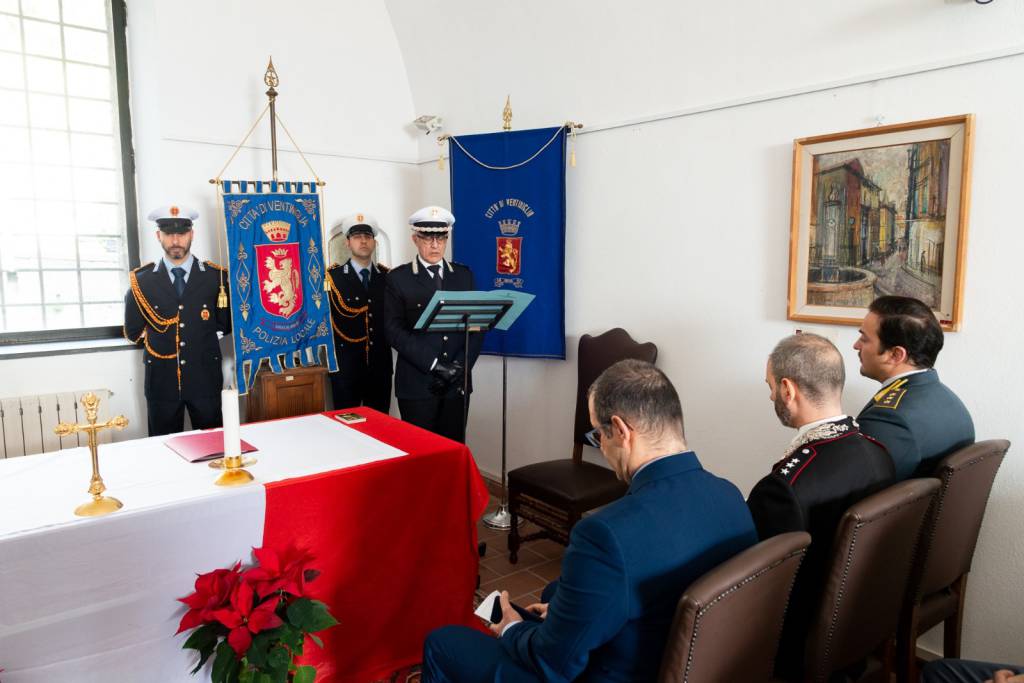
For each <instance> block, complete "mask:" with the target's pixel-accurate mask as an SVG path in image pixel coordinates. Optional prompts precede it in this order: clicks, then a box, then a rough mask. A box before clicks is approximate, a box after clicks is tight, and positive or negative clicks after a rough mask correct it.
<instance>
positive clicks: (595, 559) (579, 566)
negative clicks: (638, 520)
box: [500, 518, 629, 681]
mask: <svg viewBox="0 0 1024 683" xmlns="http://www.w3.org/2000/svg"><path fill="white" fill-rule="evenodd" d="M628 616H629V595H628V589H627V583H626V572H625V565H624V562H623V557H622V550H621V548H620V547H619V544H618V542H617V541H616V539H615V537H614V535H613V534H612V533H611V530H610V529H609V528H608V527H607V526H606V525H605V524H604V523H603V522H601V521H600V520H597V519H595V518H589V519H585V520H583V521H582V522H580V523H579V524H577V525H576V527H575V528H574V529H573V532H572V542H571V544H570V545H569V548H568V550H567V552H566V555H565V559H564V560H563V562H562V575H561V578H560V579H559V583H558V592H557V593H556V594H555V597H554V599H553V600H552V602H551V604H550V605H548V616H547V618H546V619H545V620H544V621H543V622H540V623H533V622H524V623H522V624H519V625H517V626H515V627H513V628H511V629H509V630H508V631H507V632H506V634H505V635H504V636H503V637H502V638H501V640H500V642H501V645H502V648H503V649H504V651H505V653H506V654H507V655H508V656H509V658H511V659H512V660H513V661H514V662H515V663H516V664H517V665H518V666H519V667H521V668H523V669H525V670H527V671H530V672H532V673H533V674H535V675H536V676H537V677H538V678H540V679H541V680H544V681H571V680H573V679H574V678H576V677H577V676H579V674H580V673H582V672H583V670H584V669H585V668H586V666H587V661H588V659H589V656H590V651H591V650H593V649H594V648H596V647H598V646H600V645H602V644H603V643H606V642H608V641H609V640H611V639H612V638H613V637H614V636H615V634H617V633H618V632H619V631H620V630H621V629H622V627H623V625H624V624H625V623H626V621H627V619H628Z"/></svg>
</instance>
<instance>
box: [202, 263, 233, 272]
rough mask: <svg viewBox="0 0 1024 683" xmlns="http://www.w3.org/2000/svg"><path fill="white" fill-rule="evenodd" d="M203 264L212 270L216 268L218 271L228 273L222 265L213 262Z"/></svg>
mask: <svg viewBox="0 0 1024 683" xmlns="http://www.w3.org/2000/svg"><path fill="white" fill-rule="evenodd" d="M203 263H205V264H206V265H208V266H210V267H211V268H216V269H217V270H223V271H227V268H225V267H224V266H222V265H220V264H219V263H214V262H213V261H203Z"/></svg>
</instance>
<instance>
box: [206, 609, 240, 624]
mask: <svg viewBox="0 0 1024 683" xmlns="http://www.w3.org/2000/svg"><path fill="white" fill-rule="evenodd" d="M212 616H213V619H214V620H215V621H219V622H220V623H222V624H224V625H225V626H227V627H228V628H238V627H239V626H241V625H242V624H243V623H244V622H245V620H244V619H243V618H242V615H241V614H239V613H238V612H236V611H235V610H233V609H230V608H228V609H219V610H216V611H214V612H213V614H212Z"/></svg>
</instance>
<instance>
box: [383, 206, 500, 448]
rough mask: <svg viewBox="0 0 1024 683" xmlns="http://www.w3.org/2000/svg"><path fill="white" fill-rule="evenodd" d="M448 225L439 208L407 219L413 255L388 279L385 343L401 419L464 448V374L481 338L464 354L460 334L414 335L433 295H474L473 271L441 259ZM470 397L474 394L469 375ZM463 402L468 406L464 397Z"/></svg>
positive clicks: (449, 220) (475, 336)
mask: <svg viewBox="0 0 1024 683" xmlns="http://www.w3.org/2000/svg"><path fill="white" fill-rule="evenodd" d="M453 223H455V216H453V215H452V214H451V212H450V211H448V210H447V209H444V208H442V207H440V206H427V207H424V208H422V209H420V210H419V211H417V212H416V213H414V214H413V215H412V216H410V217H409V224H410V225H411V226H412V241H413V244H414V245H416V251H417V254H416V256H415V257H414V258H413V260H412V261H411V262H409V263H404V264H402V265H400V266H398V267H396V268H394V269H392V270H391V272H389V273H388V286H387V309H386V310H387V324H386V325H385V329H386V333H387V337H388V342H389V343H390V344H391V346H393V347H394V348H395V350H396V351H398V362H397V363H396V365H395V397H396V398H398V409H399V410H400V411H401V413H402V419H403V420H405V421H406V422H411V423H412V424H414V425H417V426H419V427H423V428H424V429H428V430H430V431H432V432H434V433H435V434H440V435H441V436H446V437H448V438H449V439H453V440H455V441H461V442H463V443H465V440H466V435H465V433H464V429H463V412H462V411H463V401H462V380H463V373H471V372H472V369H473V364H474V363H476V359H477V356H479V355H480V348H481V346H482V345H483V335H481V334H473V335H470V338H469V345H470V348H469V353H468V354H467V353H466V351H467V349H466V343H465V338H464V335H463V334H462V333H459V332H446V333H441V332H425V331H423V330H417V329H415V326H416V322H417V321H418V320H419V318H420V316H421V315H422V314H423V311H424V309H425V307H426V306H427V304H428V303H430V300H431V298H432V297H433V296H434V293H435V292H436V291H437V290H439V289H440V290H445V291H460V290H461V291H468V290H473V289H475V287H474V286H473V271H471V270H470V269H469V268H467V267H466V266H464V265H462V264H459V263H452V262H450V261H446V260H445V258H444V251H445V248H446V247H447V246H448V234H449V232H451V229H452V224H453ZM467 356H468V357H467ZM469 391H470V392H472V391H473V379H472V375H470V378H469ZM466 401H467V405H468V401H469V397H468V396H466Z"/></svg>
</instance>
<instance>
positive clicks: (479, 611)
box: [473, 591, 501, 624]
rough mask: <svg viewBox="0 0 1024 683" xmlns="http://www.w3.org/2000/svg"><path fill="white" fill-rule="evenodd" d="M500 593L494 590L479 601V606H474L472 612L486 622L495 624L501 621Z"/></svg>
mask: <svg viewBox="0 0 1024 683" xmlns="http://www.w3.org/2000/svg"><path fill="white" fill-rule="evenodd" d="M500 597H501V593H500V592H499V591H494V592H493V593H491V594H490V595H488V596H487V597H486V598H484V599H483V601H482V602H481V603H480V606H479V607H477V608H476V611H475V612H473V614H475V615H477V616H478V617H480V618H481V619H483V620H484V621H486V622H487V623H488V624H497V623H499V622H501V600H500V599H499V598H500Z"/></svg>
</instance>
